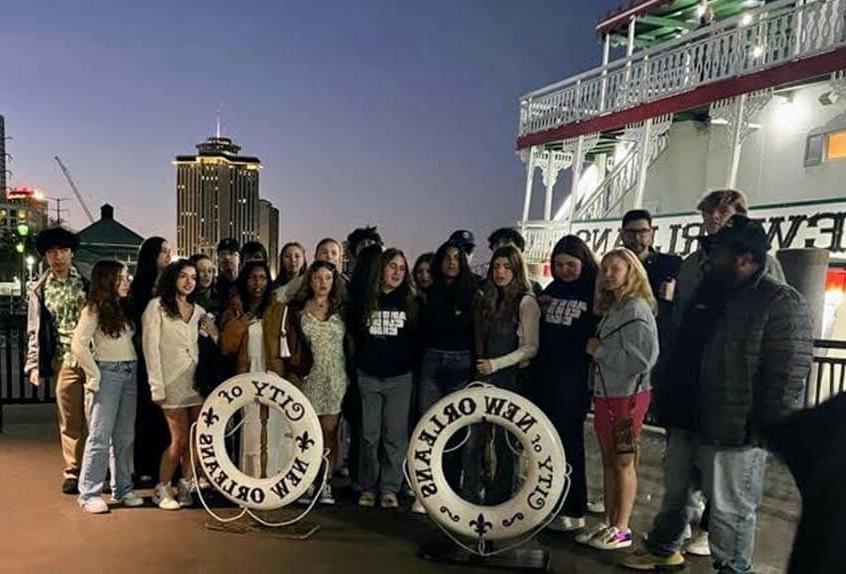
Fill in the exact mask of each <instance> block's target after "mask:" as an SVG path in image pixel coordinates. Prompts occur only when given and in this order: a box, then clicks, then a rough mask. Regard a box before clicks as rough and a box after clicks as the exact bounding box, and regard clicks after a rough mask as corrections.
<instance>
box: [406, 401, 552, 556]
mask: <svg viewBox="0 0 846 574" xmlns="http://www.w3.org/2000/svg"><path fill="white" fill-rule="evenodd" d="M480 422H488V423H492V424H496V425H500V426H503V427H505V428H506V429H507V430H508V431H510V432H511V433H512V434H513V435H515V436H516V437H517V438H518V439H519V441H520V443H521V444H522V445H523V451H524V453H525V455H526V456H528V457H529V465H528V466H529V468H528V475H527V476H526V478H525V480H524V481H523V484H522V485H521V487H520V488H519V490H518V491H517V493H516V494H515V495H514V496H513V497H512V498H511V499H510V500H507V501H506V502H504V503H502V504H498V505H496V506H479V505H476V504H471V503H470V502H467V501H466V500H463V499H462V498H460V497H459V496H458V495H457V494H456V493H455V492H454V491H453V490H452V488H451V487H450V486H449V484H448V483H447V481H446V477H445V476H444V471H443V467H442V462H443V453H444V447H445V446H446V444H447V441H448V440H449V439H450V437H451V436H452V435H454V434H455V433H456V432H457V431H459V430H460V429H462V428H464V427H466V426H468V425H471V424H474V423H480ZM407 456H408V458H407V459H406V460H407V465H408V472H409V479H410V480H411V487H412V489H413V490H414V492H415V494H416V495H417V499H418V500H419V501H420V502H421V503H422V504H423V507H424V508H425V509H426V513H427V514H428V515H429V517H430V518H432V520H434V521H436V522H437V523H438V524H440V525H441V526H442V527H443V528H445V529H447V530H449V531H450V532H452V533H454V534H456V535H458V536H460V537H463V538H467V539H472V540H480V539H481V540H489V541H495V540H504V539H513V538H518V537H520V536H521V535H523V534H525V533H527V532H529V531H531V530H533V529H534V528H536V527H537V526H539V525H541V524H543V523H544V521H545V520H546V519H547V518H548V517H549V515H550V513H551V512H552V511H553V510H554V509H555V507H556V505H557V503H558V502H559V499H560V497H561V494H562V492H563V491H564V485H565V481H566V475H567V472H566V459H565V455H564V447H563V446H562V445H561V439H560V438H559V436H558V433H557V432H556V431H555V428H554V427H553V426H552V423H551V422H550V421H549V419H548V418H547V417H546V415H544V413H543V412H541V410H540V409H539V408H538V407H537V406H535V405H534V404H533V403H532V402H531V401H529V400H528V399H526V398H525V397H522V396H520V395H518V394H516V393H513V392H511V391H507V390H505V389H500V388H498V387H494V386H490V385H479V386H472V387H467V388H466V389H463V390H460V391H457V392H454V393H452V394H449V395H447V396H445V397H444V398H442V399H441V400H440V401H438V402H437V403H435V404H434V405H433V406H432V408H430V409H429V410H428V411H427V412H426V414H424V415H423V417H422V418H421V419H420V422H419V423H418V424H417V427H416V428H415V429H414V434H413V435H412V437H411V441H410V444H409V447H408V454H407Z"/></svg>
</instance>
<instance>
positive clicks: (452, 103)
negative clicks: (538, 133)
mask: <svg viewBox="0 0 846 574" xmlns="http://www.w3.org/2000/svg"><path fill="white" fill-rule="evenodd" d="M615 4H616V2H615V0H556V1H550V0H545V1H541V0H533V1H532V2H520V1H515V0H460V1H455V0H439V1H434V2H396V1H395V0H361V1H355V2H351V1H349V0H345V1H340V0H337V1H336V0H327V1H324V2H313V1H299V2H292V1H291V2H273V1H266V2H244V3H235V2H218V1H214V0H212V1H205V2H172V1H168V2H164V1H158V0H149V1H146V2H133V3H128V2H111V1H103V2H95V1H87V2H84V1H77V2H66V1H63V0H62V1H58V0H53V1H40V2H17V3H15V6H14V9H12V8H11V7H7V8H6V9H5V10H3V14H2V20H0V21H2V24H3V32H2V34H3V41H2V43H0V46H2V48H1V49H0V62H2V64H0V69H2V71H3V78H2V86H3V87H2V89H0V114H3V115H5V116H6V133H7V135H10V136H12V137H13V138H14V139H13V140H11V141H9V142H8V150H9V151H10V152H11V153H12V154H13V155H14V160H13V161H12V162H11V164H10V165H9V167H10V169H12V170H13V171H14V177H13V178H12V179H11V180H10V182H9V183H10V185H24V184H26V185H31V186H36V187H39V188H42V189H43V190H44V191H45V192H46V193H47V194H48V195H49V196H52V197H71V192H70V189H69V188H68V187H67V185H66V184H65V182H64V180H63V179H62V176H61V173H60V171H59V169H58V167H57V166H56V165H55V163H54V162H53V156H54V155H59V156H61V157H62V159H63V160H64V161H65V163H66V164H67V165H68V167H69V168H70V170H71V172H72V173H73V175H74V177H75V179H76V180H77V184H78V185H79V187H80V188H81V190H82V191H83V193H84V194H85V195H86V196H87V200H88V203H89V206H90V207H91V208H92V210H93V211H98V208H99V205H100V204H102V203H104V202H106V201H109V202H111V203H113V204H114V205H115V207H116V212H117V213H116V217H117V218H118V219H119V220H120V221H122V222H123V223H125V224H126V225H128V226H129V227H131V228H133V229H135V230H136V231H137V232H139V233H140V234H142V235H145V236H146V235H153V234H156V235H164V236H165V237H168V238H171V239H172V238H174V237H175V221H176V213H175V212H176V192H175V180H176V170H175V167H174V166H173V165H172V164H171V161H172V160H173V158H174V156H175V155H177V154H187V153H192V152H193V150H194V145H195V144H196V143H198V142H200V141H202V140H204V139H205V138H206V137H208V136H210V135H212V133H213V131H214V123H215V113H216V110H217V109H218V108H221V109H222V110H223V117H222V121H223V133H224V135H226V136H229V137H232V138H233V139H234V140H235V141H236V142H237V143H238V144H240V145H241V146H243V153H245V154H248V155H256V156H258V157H259V158H261V160H262V162H263V164H264V170H263V172H262V175H261V188H260V191H261V196H262V197H264V198H267V199H270V200H271V201H272V202H273V203H274V204H275V205H277V206H278V207H279V208H280V209H281V213H282V237H281V240H282V241H283V242H284V241H287V240H299V241H303V242H304V243H306V244H307V245H309V246H312V245H313V244H314V242H315V241H316V240H317V239H319V238H320V237H323V236H327V235H330V236H332V235H334V236H337V237H339V238H340V237H343V236H345V235H346V234H347V232H348V231H349V230H350V229H352V228H353V227H355V226H358V225H362V224H365V223H371V224H378V225H379V228H380V230H381V231H382V235H383V237H384V238H385V239H386V243H388V244H391V245H397V246H398V247H401V248H404V249H406V250H408V251H409V254H410V255H412V256H413V255H416V254H417V253H418V252H420V251H423V250H426V249H433V248H435V247H437V245H438V244H439V242H440V241H442V240H443V239H445V238H446V236H447V235H448V234H449V232H450V231H452V230H453V229H456V228H459V227H466V228H469V229H471V230H473V232H474V233H476V235H477V238H480V239H481V238H483V237H485V236H486V235H487V233H489V232H490V231H491V230H493V229H495V228H496V227H499V226H502V225H507V224H511V223H513V222H514V221H516V220H517V219H518V218H519V215H520V210H521V206H522V196H523V185H524V184H523V165H522V163H521V162H520V161H519V159H518V158H517V156H516V155H515V153H514V141H515V137H516V131H517V125H516V124H517V113H518V98H519V96H520V95H521V94H522V93H525V92H527V91H530V90H532V89H535V88H538V87H541V86H543V85H545V84H548V83H551V82H554V81H557V80H560V79H563V78H565V77H567V76H570V75H573V74H576V73H578V72H580V71H583V70H586V69H588V68H590V67H593V66H595V65H596V64H598V62H599V59H600V47H599V44H598V42H597V40H596V37H595V35H594V31H593V27H594V25H595V23H596V21H597V20H598V18H599V17H600V16H601V15H602V14H603V13H604V12H605V11H606V10H607V9H609V8H611V7H613V6H614V5H615ZM537 195H538V194H536V196H537ZM538 199H539V201H540V198H538ZM66 205H67V206H68V207H70V209H71V211H70V214H69V220H70V222H71V224H72V225H74V226H76V227H81V226H84V224H85V220H84V219H83V216H82V212H81V209H80V208H79V206H78V205H77V203H76V202H75V201H68V202H66ZM537 205H538V206H539V205H540V203H538V204H537ZM309 250H311V247H309Z"/></svg>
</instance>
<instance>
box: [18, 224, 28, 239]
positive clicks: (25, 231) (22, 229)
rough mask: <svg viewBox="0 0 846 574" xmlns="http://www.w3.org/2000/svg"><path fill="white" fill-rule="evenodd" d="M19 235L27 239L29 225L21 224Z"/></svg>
mask: <svg viewBox="0 0 846 574" xmlns="http://www.w3.org/2000/svg"><path fill="white" fill-rule="evenodd" d="M18 235H20V236H21V237H26V236H27V235H29V225H27V224H26V223H21V224H20V225H18Z"/></svg>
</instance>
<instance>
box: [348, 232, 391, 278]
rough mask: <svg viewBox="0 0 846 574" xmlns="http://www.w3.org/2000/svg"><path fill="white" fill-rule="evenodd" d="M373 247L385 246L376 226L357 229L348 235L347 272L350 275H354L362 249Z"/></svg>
mask: <svg viewBox="0 0 846 574" xmlns="http://www.w3.org/2000/svg"><path fill="white" fill-rule="evenodd" d="M371 245H378V246H379V247H383V246H384V243H383V242H382V236H381V235H379V231H378V230H377V228H376V226H375V225H373V226H367V227H357V228H355V229H354V230H353V231H352V233H350V234H349V235H347V249H348V250H349V253H347V257H348V258H349V265H348V269H347V271H348V273H349V274H350V275H352V271H353V268H354V267H355V260H356V258H357V257H358V254H359V253H360V252H361V250H362V249H364V248H365V247H369V246H371Z"/></svg>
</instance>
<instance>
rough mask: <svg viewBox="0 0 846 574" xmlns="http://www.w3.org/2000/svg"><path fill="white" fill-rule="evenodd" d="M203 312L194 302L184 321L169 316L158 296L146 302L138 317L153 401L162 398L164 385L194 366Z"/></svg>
mask: <svg viewBox="0 0 846 574" xmlns="http://www.w3.org/2000/svg"><path fill="white" fill-rule="evenodd" d="M205 314H206V311H205V310H204V309H203V308H202V307H200V306H199V305H196V304H195V305H194V314H193V315H192V316H191V319H190V320H189V321H188V322H187V323H186V322H185V321H183V320H182V319H179V318H176V319H174V318H172V317H168V316H167V314H166V313H165V310H164V308H163V307H162V304H161V298H160V297H155V298H154V299H152V300H151V301H150V303H149V304H148V305H147V309H146V310H145V311H144V315H143V316H142V318H141V323H142V325H143V328H142V334H143V336H142V346H143V349H144V359H145V361H146V362H147V379H148V380H149V381H150V391H151V394H152V397H153V401H155V402H158V401H163V400H164V399H165V387H166V386H167V385H169V384H170V383H172V382H174V381H176V380H178V379H179V378H180V377H182V376H183V375H184V374H185V372H186V371H188V370H189V369H194V368H196V366H197V362H198V360H199V355H200V349H199V344H198V338H199V336H200V331H199V329H200V327H199V325H200V319H202V318H203V316H204V315H205Z"/></svg>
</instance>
